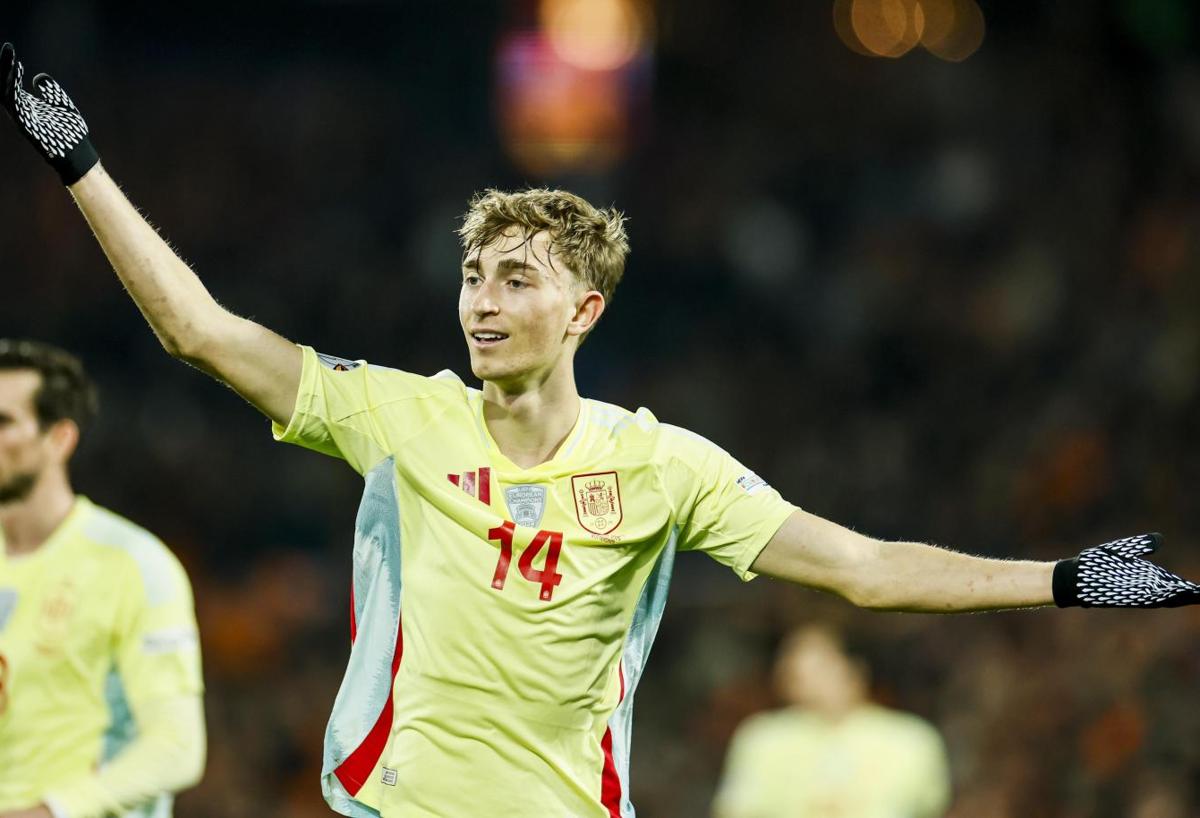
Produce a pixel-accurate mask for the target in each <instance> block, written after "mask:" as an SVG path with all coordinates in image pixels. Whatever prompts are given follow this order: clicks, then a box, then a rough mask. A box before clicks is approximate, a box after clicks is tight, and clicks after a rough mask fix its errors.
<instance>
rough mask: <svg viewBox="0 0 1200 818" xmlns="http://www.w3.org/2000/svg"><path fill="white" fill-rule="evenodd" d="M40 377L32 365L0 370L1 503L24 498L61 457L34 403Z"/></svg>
mask: <svg viewBox="0 0 1200 818" xmlns="http://www.w3.org/2000/svg"><path fill="white" fill-rule="evenodd" d="M41 380H42V377H41V375H39V374H38V373H37V372H35V371H34V370H32V369H11V370H0V505H3V504H5V503H13V502H17V501H19V500H23V499H25V497H27V496H28V495H29V493H30V492H31V491H32V490H33V487H34V486H35V485H36V484H37V481H38V478H39V477H40V476H41V475H42V473H43V472H44V471H45V470H46V468H47V467H48V466H50V465H51V464H53V463H55V462H56V461H57V459H58V458H57V457H56V447H55V446H54V445H53V442H52V440H51V435H50V432H49V430H48V429H43V428H42V427H41V424H40V423H38V418H37V412H36V410H35V408H34V404H33V401H34V395H36V394H37V390H38V388H39V387H40V385H41Z"/></svg>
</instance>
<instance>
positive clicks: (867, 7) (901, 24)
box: [850, 0, 921, 57]
mask: <svg viewBox="0 0 1200 818" xmlns="http://www.w3.org/2000/svg"><path fill="white" fill-rule="evenodd" d="M919 8H920V7H919V6H918V4H917V3H916V1H915V0H853V3H852V4H851V6H850V25H851V27H852V29H853V31H854V34H855V36H856V37H857V38H858V41H859V42H860V43H862V44H863V46H864V47H865V48H866V49H867V50H868V51H869V52H871V53H872V54H874V55H876V56H879V57H901V56H903V55H905V54H907V53H908V52H909V51H910V50H912V48H913V46H915V45H916V44H917V43H918V42H920V40H921V31H920V29H919V24H920V20H921V18H920V17H919V11H918V10H919Z"/></svg>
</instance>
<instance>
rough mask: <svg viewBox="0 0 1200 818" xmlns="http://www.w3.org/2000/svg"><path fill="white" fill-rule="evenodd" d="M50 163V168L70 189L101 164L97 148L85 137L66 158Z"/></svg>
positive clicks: (52, 160) (53, 160)
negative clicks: (56, 172)
mask: <svg viewBox="0 0 1200 818" xmlns="http://www.w3.org/2000/svg"><path fill="white" fill-rule="evenodd" d="M49 161H50V166H51V167H53V168H54V169H55V170H56V171H58V175H59V178H60V179H62V183H63V184H64V185H65V186H67V187H70V186H71V185H73V184H75V183H76V182H78V181H79V180H80V179H82V178H83V177H84V176H86V175H87V174H88V172H89V171H91V169H92V168H94V167H96V166H97V165H99V164H100V154H99V153H97V152H96V147H95V146H94V145H93V144H92V141H91V139H88V138H86V137H85V138H84V139H83V140H82V141H80V143H79V144H78V145H76V146H75V147H73V148H71V150H70V151H68V152H67V154H66V156H63V157H62V158H59V159H51V160H49Z"/></svg>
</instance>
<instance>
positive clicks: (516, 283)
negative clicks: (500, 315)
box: [508, 278, 529, 290]
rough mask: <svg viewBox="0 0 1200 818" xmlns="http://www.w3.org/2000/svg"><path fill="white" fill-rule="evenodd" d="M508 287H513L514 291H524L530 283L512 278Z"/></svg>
mask: <svg viewBox="0 0 1200 818" xmlns="http://www.w3.org/2000/svg"><path fill="white" fill-rule="evenodd" d="M508 286H509V287H512V288H513V289H514V290H523V289H525V288H526V287H528V286H529V283H528V282H526V281H522V280H521V279H519V278H510V279H509V280H508Z"/></svg>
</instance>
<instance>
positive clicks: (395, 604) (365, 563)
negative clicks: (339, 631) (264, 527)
mask: <svg viewBox="0 0 1200 818" xmlns="http://www.w3.org/2000/svg"><path fill="white" fill-rule="evenodd" d="M353 577H354V621H355V623H356V626H357V635H356V636H355V639H354V645H353V647H351V649H350V661H349V664H348V666H347V668H346V675H345V676H344V677H343V679H342V686H341V688H340V689H339V690H338V694H337V698H336V699H335V700H334V703H333V714H332V715H331V716H330V717H329V725H328V727H326V729H325V757H324V761H323V763H322V767H321V791H322V793H323V794H324V796H325V801H326V802H327V803H328V804H329V806H330V807H331V808H333V809H334V810H335V811H336V812H340V813H341V814H342V815H349V816H351V818H378V816H379V813H378V811H376V810H374V809H372V808H370V807H368V806H366V805H364V804H362V803H360V802H358V801H356V800H355V799H354V797H353V796H352V795H350V793H349V792H347V791H346V788H345V787H343V786H342V782H341V781H339V780H338V777H337V776H336V775H335V774H334V771H335V770H336V769H337V768H338V766H339V765H341V763H342V762H343V761H345V760H346V758H348V757H349V756H350V754H351V753H353V752H354V751H355V750H356V749H357V748H358V747H359V746H360V745H361V744H362V743H363V739H365V738H366V736H367V733H368V732H370V730H371V728H372V727H373V726H374V725H375V722H376V720H377V719H378V718H379V714H380V712H381V711H382V710H383V708H384V706H385V705H386V704H387V701H388V697H389V696H391V694H392V658H393V655H394V654H395V650H396V630H397V629H398V628H399V626H400V506H399V503H398V500H397V497H396V464H395V461H394V459H393V458H390V457H389V458H388V459H386V460H384V461H383V462H382V463H380V464H379V465H378V466H376V467H375V468H373V469H371V471H369V472H367V474H366V485H365V487H364V488H363V497H362V502H361V503H360V504H359V507H358V517H357V518H356V519H355V521H354V574H353Z"/></svg>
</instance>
